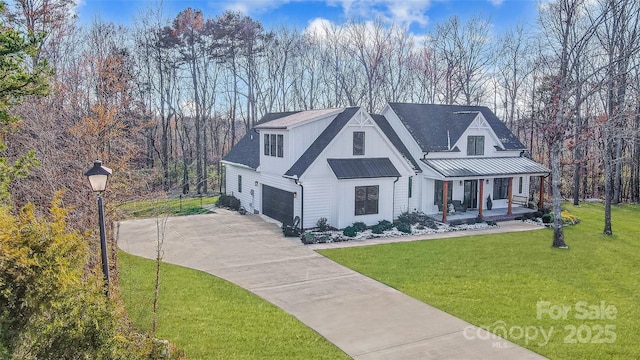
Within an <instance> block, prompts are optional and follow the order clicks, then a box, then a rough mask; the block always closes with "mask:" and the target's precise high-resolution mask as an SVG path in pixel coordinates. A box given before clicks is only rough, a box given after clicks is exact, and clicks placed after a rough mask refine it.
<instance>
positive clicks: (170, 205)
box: [118, 196, 218, 218]
mask: <svg viewBox="0 0 640 360" xmlns="http://www.w3.org/2000/svg"><path fill="white" fill-rule="evenodd" d="M216 201H218V197H217V196H203V197H201V198H200V197H183V198H161V199H152V200H136V201H129V202H127V203H124V204H122V205H121V206H119V207H118V210H119V211H121V212H122V213H123V214H122V215H123V217H124V218H148V217H156V216H163V215H172V216H175V215H195V214H207V213H209V210H207V209H204V208H203V207H202V206H204V205H214V204H215V203H216ZM201 205H202V206H201Z"/></svg>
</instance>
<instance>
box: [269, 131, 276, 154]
mask: <svg viewBox="0 0 640 360" xmlns="http://www.w3.org/2000/svg"><path fill="white" fill-rule="evenodd" d="M276 139H277V137H276V134H271V148H270V149H269V150H270V155H271V156H276V147H277V144H276V143H277V141H276Z"/></svg>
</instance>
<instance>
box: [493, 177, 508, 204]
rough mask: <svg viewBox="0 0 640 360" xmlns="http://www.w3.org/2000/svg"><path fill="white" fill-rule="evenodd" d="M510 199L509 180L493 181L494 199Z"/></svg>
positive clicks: (497, 179) (498, 179)
mask: <svg viewBox="0 0 640 360" xmlns="http://www.w3.org/2000/svg"><path fill="white" fill-rule="evenodd" d="M507 197H509V178H496V179H493V199H494V200H500V199H506V198H507Z"/></svg>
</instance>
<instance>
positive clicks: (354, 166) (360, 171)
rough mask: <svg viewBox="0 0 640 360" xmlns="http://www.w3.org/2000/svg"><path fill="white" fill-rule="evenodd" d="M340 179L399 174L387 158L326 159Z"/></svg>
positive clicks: (396, 175) (397, 175)
mask: <svg viewBox="0 0 640 360" xmlns="http://www.w3.org/2000/svg"><path fill="white" fill-rule="evenodd" d="M327 162H328V163H329V166H330V167H331V170H333V173H334V174H335V175H336V177H337V178H338V179H340V180H343V179H368V178H382V177H399V176H401V175H400V173H399V172H398V169H396V167H395V166H393V163H392V162H391V160H389V158H356V159H327Z"/></svg>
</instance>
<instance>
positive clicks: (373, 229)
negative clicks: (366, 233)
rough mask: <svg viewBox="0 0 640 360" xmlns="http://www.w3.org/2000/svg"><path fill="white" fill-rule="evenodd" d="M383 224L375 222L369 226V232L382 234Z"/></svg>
mask: <svg viewBox="0 0 640 360" xmlns="http://www.w3.org/2000/svg"><path fill="white" fill-rule="evenodd" d="M384 230H385V229H384V226H382V225H380V224H375V225H373V226H372V227H371V232H372V233H374V234H382V233H383V232H384Z"/></svg>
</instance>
